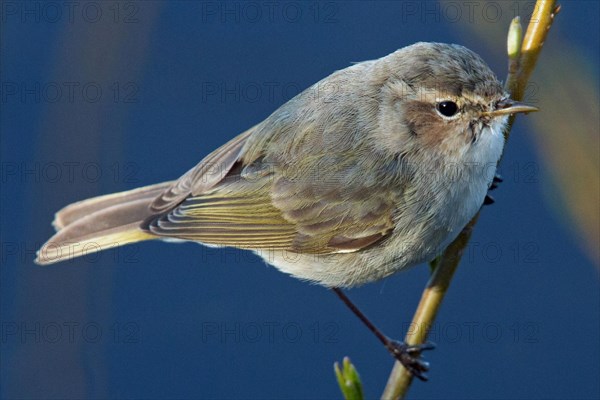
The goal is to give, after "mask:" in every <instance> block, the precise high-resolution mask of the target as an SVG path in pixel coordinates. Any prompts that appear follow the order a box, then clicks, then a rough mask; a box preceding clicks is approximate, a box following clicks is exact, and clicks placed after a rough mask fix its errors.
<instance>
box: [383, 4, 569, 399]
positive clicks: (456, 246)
mask: <svg viewBox="0 0 600 400" xmlns="http://www.w3.org/2000/svg"><path fill="white" fill-rule="evenodd" d="M559 10H560V7H559V6H556V0H537V2H536V5H535V9H534V12H533V14H532V16H531V20H530V22H529V26H528V28H527V33H526V34H525V38H524V39H523V44H522V46H521V51H520V54H519V59H518V61H514V60H513V61H511V62H510V63H509V66H512V67H513V68H512V70H511V71H510V73H509V75H508V78H507V80H506V89H507V91H508V92H509V93H510V94H511V98H513V99H514V100H517V101H520V100H522V99H523V95H524V92H525V87H526V85H527V82H528V81H529V77H530V76H531V74H532V72H533V70H534V68H535V65H536V62H537V59H538V56H539V54H540V51H541V49H542V46H543V45H544V41H545V40H546V35H547V34H548V30H549V29H550V27H551V25H552V22H553V20H554V16H555V15H556V14H557V13H558V11H559ZM515 67H516V68H515ZM509 68H510V67H509ZM513 122H514V115H513V116H511V118H510V120H509V124H508V127H507V129H506V131H505V138H506V139H508V136H509V133H510V129H511V127H512V124H513ZM478 218H479V213H477V215H475V217H473V219H472V220H471V221H470V222H469V223H468V224H467V226H466V227H465V228H464V229H463V231H462V232H461V233H460V234H459V235H458V237H457V238H456V239H455V240H454V242H452V243H451V244H450V246H448V248H447V249H446V250H445V251H444V253H443V254H442V256H441V257H440V259H439V260H438V262H437V264H436V265H435V269H434V270H433V273H432V276H431V278H430V279H429V282H428V283H427V286H426V288H425V291H424V292H423V294H422V296H421V301H420V302H419V306H418V307H417V311H416V312H415V315H414V317H413V320H412V323H411V325H410V328H409V331H408V332H407V335H406V339H405V341H406V343H408V344H421V343H424V342H425V340H426V339H427V333H428V332H427V331H428V330H429V328H430V327H431V325H432V324H433V321H434V320H435V317H436V315H437V312H438V310H439V308H440V305H441V303H442V301H443V299H444V295H445V294H446V291H447V289H448V287H449V286H450V282H451V281H452V276H453V275H454V272H455V271H456V268H457V266H458V264H459V262H460V258H461V256H462V254H463V252H464V250H465V247H466V246H467V244H468V242H469V238H470V237H471V233H472V231H473V228H474V226H475V224H476V223H477V219H478ZM411 382H412V375H411V374H410V373H409V372H408V371H407V370H406V369H405V368H404V367H403V366H402V364H400V363H399V362H396V363H395V364H394V368H393V369H392V372H391V373H390V376H389V378H388V382H387V385H386V387H385V389H384V392H383V395H382V398H383V399H398V398H404V396H406V393H407V392H408V389H409V388H410V385H411Z"/></svg>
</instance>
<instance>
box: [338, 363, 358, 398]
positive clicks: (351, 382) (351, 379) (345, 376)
mask: <svg viewBox="0 0 600 400" xmlns="http://www.w3.org/2000/svg"><path fill="white" fill-rule="evenodd" d="M333 369H334V371H335V376H336V378H337V381H338V385H340V390H341V391H342V394H343V395H344V398H345V399H346V400H362V399H363V398H364V396H363V390H362V383H361V382H360V377H359V376H358V372H357V371H356V368H354V365H352V363H351V362H350V359H349V358H348V357H344V361H343V362H342V368H341V369H340V365H339V364H338V363H337V362H336V363H335V364H333Z"/></svg>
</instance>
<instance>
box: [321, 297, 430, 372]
mask: <svg viewBox="0 0 600 400" xmlns="http://www.w3.org/2000/svg"><path fill="white" fill-rule="evenodd" d="M332 290H333V291H334V292H335V294H337V295H338V297H339V298H340V299H341V300H342V301H343V302H344V304H345V305H346V306H348V308H349V309H350V310H352V312H353V313H354V314H355V315H356V316H357V317H358V318H359V319H360V320H361V321H362V322H363V324H365V325H366V326H367V328H369V330H370V331H371V332H373V334H374V335H375V336H377V339H379V341H380V342H381V343H383V345H384V346H385V348H386V349H387V350H388V351H389V352H390V353H391V354H392V356H394V358H395V359H396V360H398V361H399V362H400V363H402V365H404V367H405V368H406V369H407V370H408V371H410V373H411V374H413V375H414V376H416V377H417V378H419V379H420V380H422V381H426V380H427V379H428V378H427V375H425V373H426V372H427V371H429V363H428V362H426V361H423V360H422V359H421V352H422V351H423V350H431V349H433V348H434V347H435V346H434V345H433V343H429V342H428V343H424V344H421V345H408V344H406V343H404V342H399V341H397V340H393V339H390V338H389V337H387V336H386V335H384V334H383V333H382V332H381V331H380V330H379V329H377V327H376V326H375V325H373V323H372V322H371V321H370V320H369V319H368V318H367V316H366V315H365V314H363V313H362V311H360V310H359V309H358V307H356V306H355V305H354V303H352V301H350V299H349V298H348V297H347V296H346V295H345V294H344V292H342V290H341V289H339V288H332Z"/></svg>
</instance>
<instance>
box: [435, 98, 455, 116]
mask: <svg viewBox="0 0 600 400" xmlns="http://www.w3.org/2000/svg"><path fill="white" fill-rule="evenodd" d="M436 108H437V110H438V112H439V113H440V114H442V115H443V116H444V117H453V116H454V115H456V113H457V112H458V106H457V105H456V103H455V102H453V101H440V102H439V103H437V106H436Z"/></svg>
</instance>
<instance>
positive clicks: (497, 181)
mask: <svg viewBox="0 0 600 400" xmlns="http://www.w3.org/2000/svg"><path fill="white" fill-rule="evenodd" d="M502 181H503V179H502V177H501V176H500V175H498V174H496V175H494V179H493V180H492V184H491V185H490V188H489V189H488V190H494V189H497V188H498V186H500V183H502ZM495 202H496V200H494V198H493V197H492V196H490V195H489V194H486V195H485V199H484V200H483V205H484V206H489V205H490V204H494V203H495Z"/></svg>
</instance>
